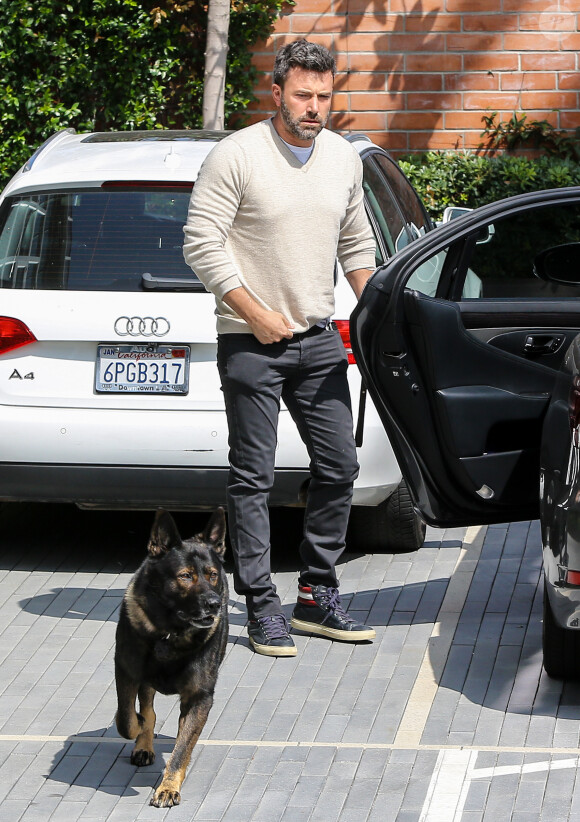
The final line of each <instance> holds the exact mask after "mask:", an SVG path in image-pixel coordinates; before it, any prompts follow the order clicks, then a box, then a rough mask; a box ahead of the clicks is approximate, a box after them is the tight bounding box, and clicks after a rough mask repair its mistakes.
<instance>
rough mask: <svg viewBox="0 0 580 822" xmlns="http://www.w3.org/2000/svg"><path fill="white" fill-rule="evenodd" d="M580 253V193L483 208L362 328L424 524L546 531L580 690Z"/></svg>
mask: <svg viewBox="0 0 580 822" xmlns="http://www.w3.org/2000/svg"><path fill="white" fill-rule="evenodd" d="M579 244H580V187H576V188H564V189H557V190H550V191H540V192H534V193H530V194H525V195H520V196H517V197H512V198H509V199H506V200H502V201H500V202H497V203H493V204H492V205H488V206H483V207H481V208H478V209H476V210H475V211H473V212H471V213H469V214H467V215H466V216H463V217H460V218H459V219H457V220H454V221H453V222H451V223H448V224H447V225H445V226H442V227H440V228H439V229H436V230H435V231H433V232H430V233H428V234H427V235H426V236H424V237H423V238H421V239H419V240H417V241H416V242H414V243H412V244H411V245H410V246H408V247H407V248H406V249H403V250H402V251H400V252H399V253H397V254H396V255H395V256H394V257H393V258H392V259H391V260H390V261H388V262H387V263H386V264H385V265H383V266H382V267H380V268H379V269H378V270H377V272H376V273H375V275H374V276H373V277H372V278H371V280H370V281H369V283H368V285H367V287H366V288H365V291H364V293H363V295H362V298H361V300H360V302H359V304H358V306H357V308H356V309H355V311H354V313H353V315H352V318H351V337H352V343H353V349H354V352H355V355H356V359H357V362H358V365H359V368H360V369H361V371H362V374H363V377H364V379H365V381H366V383H367V385H368V389H369V392H370V394H371V396H372V398H373V400H374V403H375V405H376V407H377V410H378V412H379V414H380V417H381V419H382V422H383V424H384V426H385V429H386V430H387V433H388V435H389V438H390V440H391V442H392V445H393V448H394V450H395V454H396V456H397V459H398V461H399V464H400V466H401V469H402V472H403V476H404V478H405V480H406V483H407V485H408V487H409V489H410V493H411V496H412V498H413V501H414V504H415V506H416V508H417V510H418V511H419V512H420V514H421V516H422V517H423V519H424V520H425V521H426V522H427V523H428V524H431V525H434V526H440V527H453V526H463V525H475V524H478V525H481V524H488V523H497V522H509V521H516V520H528V519H535V518H537V517H538V516H539V517H540V519H541V523H542V533H543V548H544V573H545V583H546V584H545V594H544V608H545V612H544V642H543V645H544V667H545V669H546V671H547V673H548V674H549V675H551V676H556V677H560V676H566V677H578V676H580V653H579V651H580V484H579V467H580V451H579V448H580V446H579V427H578V425H579V422H580V343H579V340H578V339H577V337H576V335H577V334H578V333H579V332H580V287H579V285H578V284H579V283H580V250H579V249H580V245H579ZM425 281H428V283H429V286H428V287H427V288H426V287H422V286H423V282H425Z"/></svg>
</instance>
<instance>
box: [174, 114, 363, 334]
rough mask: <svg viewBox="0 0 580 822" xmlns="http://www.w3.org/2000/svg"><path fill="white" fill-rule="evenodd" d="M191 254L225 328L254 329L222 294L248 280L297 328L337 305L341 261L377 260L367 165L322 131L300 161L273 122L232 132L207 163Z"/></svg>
mask: <svg viewBox="0 0 580 822" xmlns="http://www.w3.org/2000/svg"><path fill="white" fill-rule="evenodd" d="M184 232H185V243H184V256H185V259H186V261H187V263H188V264H189V265H190V266H191V268H192V269H193V271H195V273H196V274H197V276H198V277H199V279H200V280H201V281H202V282H203V283H204V285H205V286H206V288H207V289H208V290H209V291H212V292H213V293H214V294H215V296H216V303H217V308H216V314H217V316H218V322H217V330H218V333H220V334H223V333H232V332H248V333H249V332H250V328H249V326H248V325H247V324H246V323H245V322H244V320H242V318H241V317H239V316H238V315H237V314H235V313H234V311H233V310H232V309H231V308H229V307H228V306H227V305H226V304H225V303H224V302H223V297H224V295H225V294H227V293H228V291H231V290H232V289H234V288H238V287H239V286H243V287H244V288H245V289H246V290H247V291H248V293H249V294H250V295H251V296H252V297H253V298H254V299H255V300H256V302H258V303H259V304H260V305H262V306H264V307H266V308H270V309H272V310H276V311H279V312H281V313H282V314H283V315H284V316H285V317H286V318H287V319H288V320H289V321H290V322H291V323H292V324H293V325H294V329H293V330H294V331H295V332H297V333H298V332H301V331H306V330H307V329H308V328H310V327H311V326H313V325H315V324H316V323H317V322H319V321H321V320H324V319H326V318H327V317H330V316H332V314H333V313H334V264H335V259H336V257H337V256H338V259H339V260H340V263H341V265H342V267H343V270H344V271H345V273H349V272H351V271H355V270H356V269H360V268H367V269H371V270H373V269H374V267H375V242H374V238H373V235H372V232H371V229H370V226H369V223H368V220H367V217H366V214H365V211H364V205H363V191H362V163H361V161H360V158H359V156H358V154H357V152H356V150H355V149H354V148H353V147H352V146H351V145H350V143H348V142H347V141H346V140H345V139H344V138H342V137H340V136H339V135H337V134H334V133H333V132H331V131H328V130H327V129H323V130H322V131H321V132H320V134H319V135H318V136H317V137H316V140H315V142H314V150H313V152H312V154H311V156H310V158H309V160H308V162H307V163H305V164H304V165H302V164H301V163H300V162H299V161H298V160H297V159H296V158H295V157H294V155H293V154H292V152H291V151H290V150H289V149H288V147H287V146H286V145H285V143H284V142H283V141H282V140H281V139H280V137H279V136H278V134H277V132H276V130H275V128H274V126H273V125H272V121H271V120H265V121H263V122H260V123H256V124H255V125H253V126H249V127H248V128H245V129H242V130H241V131H238V132H235V133H234V134H231V135H230V136H228V137H226V138H225V139H224V140H222V141H221V142H220V143H218V144H217V145H216V147H215V148H214V149H213V150H212V151H211V153H210V154H209V155H208V157H207V158H206V160H205V161H204V163H203V165H202V167H201V170H200V173H199V177H198V179H197V182H196V183H195V185H194V188H193V193H192V197H191V203H190V206H189V214H188V218H187V224H186V226H185V228H184Z"/></svg>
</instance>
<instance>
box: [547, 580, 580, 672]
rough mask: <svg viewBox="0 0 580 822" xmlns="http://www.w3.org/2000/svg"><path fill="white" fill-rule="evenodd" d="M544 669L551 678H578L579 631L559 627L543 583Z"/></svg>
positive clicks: (579, 666)
mask: <svg viewBox="0 0 580 822" xmlns="http://www.w3.org/2000/svg"><path fill="white" fill-rule="evenodd" d="M542 650H543V653H544V670H545V671H546V673H547V674H548V676H549V677H552V679H580V631H574V630H572V629H570V628H561V627H560V626H559V625H558V623H557V622H556V620H555V618H554V614H553V611H552V607H551V605H550V599H549V597H548V592H547V591H546V588H545V583H544V621H543V626H542Z"/></svg>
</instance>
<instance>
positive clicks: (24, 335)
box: [0, 317, 36, 354]
mask: <svg viewBox="0 0 580 822" xmlns="http://www.w3.org/2000/svg"><path fill="white" fill-rule="evenodd" d="M33 342H36V337H35V336H34V334H33V333H32V331H31V330H30V329H29V328H28V327H27V326H26V325H24V323H23V322H21V321H20V320H15V319H14V318H13V317H0V354H6V352H7V351H14V349H15V348H20V347H21V346H23V345H28V343H33Z"/></svg>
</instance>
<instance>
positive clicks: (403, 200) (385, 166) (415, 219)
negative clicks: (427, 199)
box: [374, 153, 431, 239]
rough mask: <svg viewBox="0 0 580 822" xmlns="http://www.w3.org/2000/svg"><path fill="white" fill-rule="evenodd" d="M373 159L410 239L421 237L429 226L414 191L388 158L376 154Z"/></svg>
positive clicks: (427, 218) (425, 214)
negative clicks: (385, 182) (382, 175)
mask: <svg viewBox="0 0 580 822" xmlns="http://www.w3.org/2000/svg"><path fill="white" fill-rule="evenodd" d="M374 158H375V161H376V162H377V163H378V165H379V166H380V169H381V171H382V172H383V174H384V175H385V177H386V178H387V180H388V181H389V185H390V186H391V188H392V190H393V192H394V194H395V197H396V198H397V203H398V205H399V208H400V209H401V211H402V212H403V216H404V218H405V222H406V223H407V227H408V229H409V233H410V236H411V238H412V239H416V238H417V237H422V236H423V234H425V233H426V232H427V231H429V229H430V228H431V224H430V222H429V217H428V216H427V213H426V211H425V209H424V208H423V204H422V203H421V200H420V199H419V197H418V196H417V194H416V192H415V189H414V188H413V186H412V185H411V183H410V182H409V181H408V180H407V178H406V177H405V175H404V174H403V172H402V171H401V169H400V168H399V167H398V166H397V165H396V163H394V162H393V161H392V160H391V159H390V158H389V157H386V156H385V155H384V154H378V153H377V154H375V155H374Z"/></svg>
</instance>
